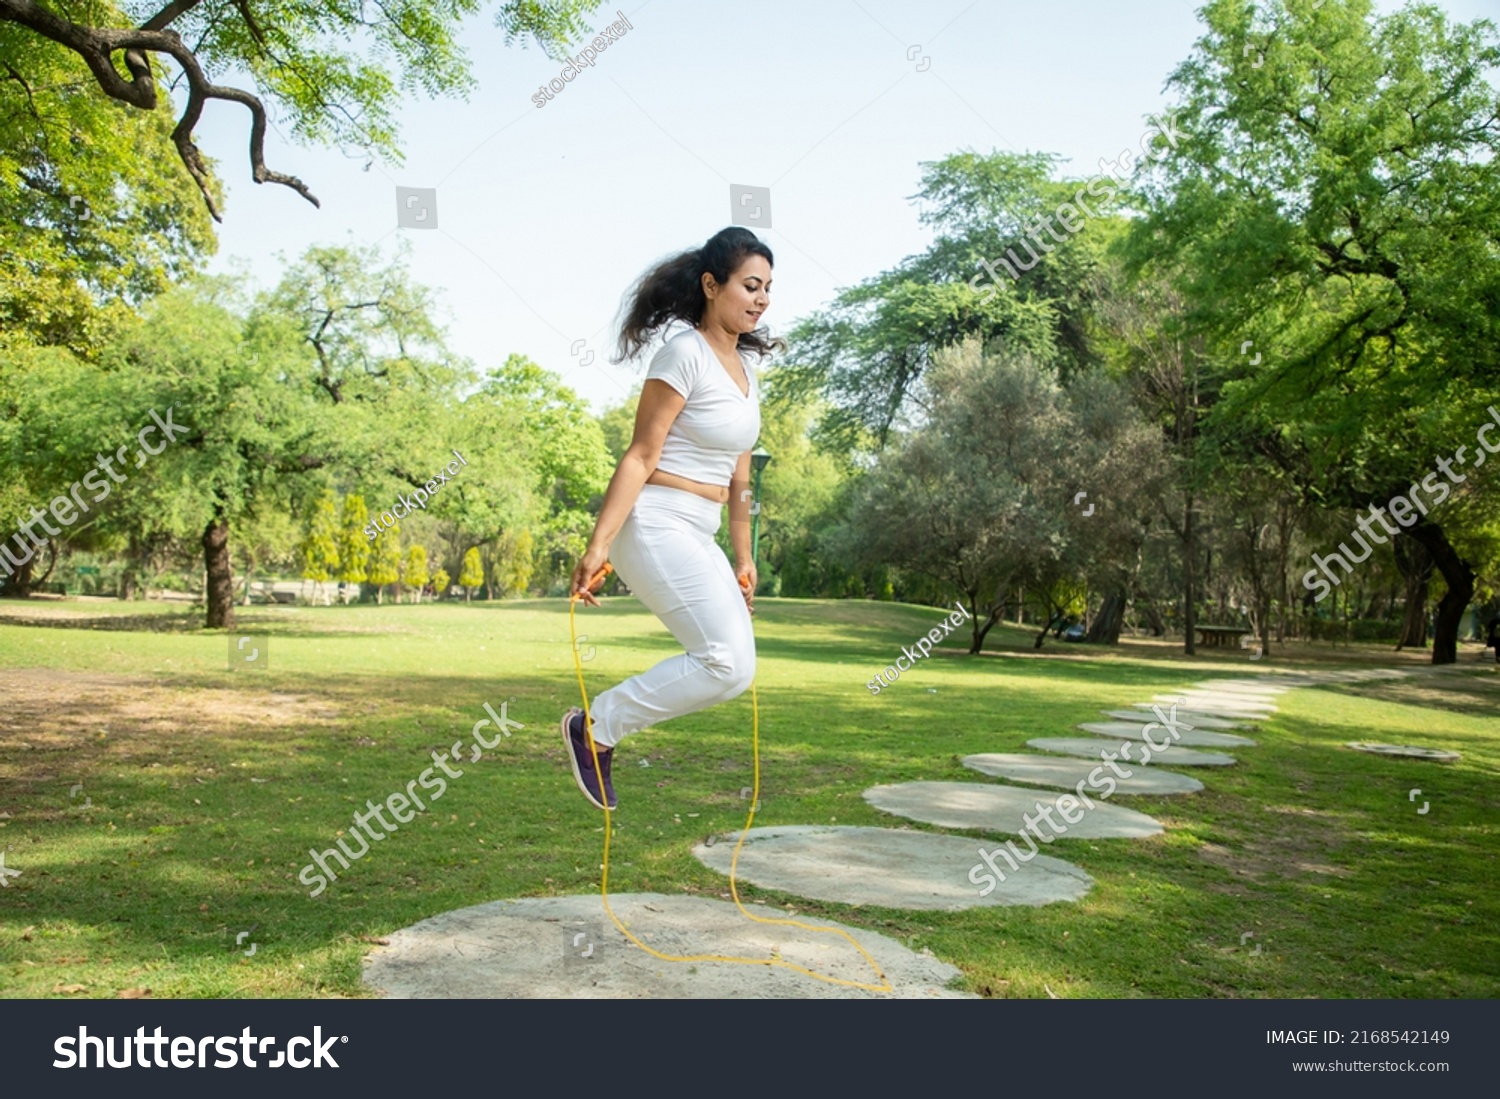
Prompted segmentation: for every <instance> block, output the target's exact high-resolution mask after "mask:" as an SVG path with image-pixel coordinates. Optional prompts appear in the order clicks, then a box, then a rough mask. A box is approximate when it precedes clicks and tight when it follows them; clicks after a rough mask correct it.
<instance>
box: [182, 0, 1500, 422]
mask: <svg viewBox="0 0 1500 1099" xmlns="http://www.w3.org/2000/svg"><path fill="white" fill-rule="evenodd" d="M1397 6H1399V5H1397V4H1395V3H1391V2H1386V0H1382V2H1380V3H1378V5H1377V8H1378V10H1380V11H1390V10H1394V9H1395V8H1396V7H1397ZM1439 6H1440V7H1441V8H1442V9H1443V10H1444V11H1446V12H1447V13H1448V14H1449V16H1450V17H1451V18H1453V19H1456V20H1460V21H1463V22H1468V21H1471V20H1473V19H1475V18H1479V17H1487V18H1491V19H1494V18H1496V17H1497V15H1500V11H1497V7H1500V4H1497V0H1442V2H1441V3H1440V4H1439ZM619 7H620V10H623V11H624V14H625V16H626V17H627V18H628V19H629V21H630V23H631V24H632V26H633V29H632V30H629V31H627V32H626V33H625V35H624V36H622V37H621V38H620V39H619V41H618V42H616V43H614V44H613V45H612V46H611V47H610V48H609V49H608V51H607V52H605V53H602V54H600V55H599V57H598V59H597V61H596V63H595V65H594V66H593V67H592V68H585V69H584V70H583V71H582V72H581V73H580V75H579V76H578V77H577V78H576V79H575V80H573V81H572V82H571V83H569V84H567V85H566V87H565V90H564V91H563V92H562V93H560V94H558V95H557V96H556V98H554V99H552V100H551V101H549V102H547V104H546V105H545V106H544V107H541V108H538V107H537V106H536V104H535V103H534V102H533V101H532V99H531V96H532V95H533V94H534V93H535V92H536V91H537V90H538V87H539V85H541V84H543V83H544V82H546V81H548V80H550V79H551V78H552V77H555V76H558V75H559V72H560V69H561V63H559V62H555V61H551V60H549V59H548V58H547V57H546V55H544V54H543V53H542V52H541V51H540V50H539V49H538V48H537V47H536V45H535V43H533V42H529V41H528V42H526V43H525V44H524V46H523V43H522V42H521V41H519V40H518V41H517V42H515V43H514V44H513V45H512V46H511V47H510V48H506V47H505V46H504V35H503V34H502V32H500V31H499V30H498V29H496V28H495V27H494V26H493V25H491V22H490V16H489V15H488V14H486V15H485V16H483V17H482V18H480V19H477V20H475V21H473V22H472V23H471V24H470V25H469V27H468V29H467V30H466V32H465V34H464V37H463V42H464V45H465V46H466V48H467V50H468V52H469V54H470V56H471V58H472V61H473V71H474V74H475V76H476V78H477V79H478V82H479V88H478V90H477V91H476V92H475V93H474V94H473V95H472V96H471V97H470V99H469V100H468V101H467V102H463V101H457V100H437V101H434V100H428V99H424V98H412V99H411V100H409V101H408V103H407V104H406V105H405V107H404V109H403V110H402V111H401V112H400V114H399V116H398V117H399V123H400V126H401V140H402V146H403V149H404V151H405V155H406V161H405V163H404V164H402V165H399V166H390V165H383V164H381V163H378V162H377V163H376V164H375V165H374V166H373V167H370V168H369V169H368V170H367V169H366V167H365V165H366V163H367V161H366V159H365V158H364V157H362V156H355V157H351V156H347V155H345V153H344V152H341V151H339V150H337V149H314V148H304V147H301V146H296V145H289V144H288V143H287V142H285V141H283V140H281V138H280V135H279V134H278V133H275V132H273V133H271V134H270V135H269V136H268V138H267V142H266V161H267V164H268V166H269V167H271V168H273V169H276V170H280V171H284V172H290V173H292V174H294V175H297V176H299V177H301V179H302V180H303V181H304V182H305V183H306V184H307V185H308V186H309V188H310V189H311V190H312V191H313V193H315V194H316V195H317V196H318V197H319V199H320V200H321V202H322V204H323V205H322V208H321V209H315V208H314V207H312V206H311V205H310V204H308V203H307V202H305V201H304V200H303V199H302V198H301V197H300V196H298V195H297V194H296V193H295V192H293V191H291V190H289V189H287V188H284V187H277V186H271V185H264V186H256V185H255V184H254V183H253V182H251V180H250V178H249V169H248V161H247V157H246V153H245V149H246V142H247V136H248V129H249V127H248V124H247V118H248V116H247V115H246V113H245V112H244V110H243V109H241V108H239V107H237V106H235V105H232V104H226V103H214V104H212V105H210V107H209V108H208V109H207V111H206V112H205V117H204V121H203V123H202V124H201V125H200V127H199V131H198V139H199V144H200V145H201V147H202V148H203V149H204V151H205V152H207V153H208V154H209V155H211V156H213V157H215V158H216V159H217V160H218V162H219V168H220V172H221V174H222V177H223V178H224V180H225V182H226V184H227V187H228V202H227V209H226V219H225V223H224V225H223V226H222V227H221V230H220V240H221V243H220V252H219V256H218V257H217V258H216V259H215V261H214V263H213V265H212V269H213V270H216V271H225V270H228V269H230V266H231V265H232V264H237V265H238V266H240V267H247V268H248V271H249V274H250V276H251V277H252V278H253V279H254V281H255V283H256V284H257V285H258V286H268V285H270V284H272V283H274V282H275V281H276V279H277V277H278V275H279V272H280V270H281V259H280V258H278V257H284V258H285V259H286V260H287V261H291V260H294V259H295V258H296V257H297V256H299V255H300V254H301V253H302V251H303V250H305V249H306V248H307V247H309V246H310V245H314V244H338V243H350V242H357V243H367V244H378V245H379V246H380V247H381V248H382V249H383V251H384V253H385V254H386V255H387V256H391V255H394V254H395V250H396V249H397V248H398V246H399V245H400V243H401V242H403V241H405V242H408V243H409V244H410V246H411V250H410V253H409V265H410V269H411V271H412V274H413V275H414V277H415V278H416V279H417V280H418V281H420V282H422V283H424V284H426V285H428V286H431V287H433V288H435V289H437V290H438V291H439V301H440V303H441V308H442V313H443V320H444V322H445V324H446V325H447V328H448V332H449V344H450V346H451V347H452V348H453V349H454V350H455V351H457V352H458V353H460V354H462V355H465V356H467V357H469V358H471V359H473V360H474V361H475V362H476V363H477V364H478V365H479V366H481V367H486V366H493V365H498V364H499V363H501V362H503V361H504V359H505V357H506V356H507V355H508V354H510V353H512V352H520V353H523V354H525V355H527V356H529V357H530V358H532V359H534V360H535V361H537V362H539V363H541V364H542V365H543V366H545V367H547V368H548V369H550V370H554V371H556V372H557V373H559V374H561V375H562V376H563V378H564V380H565V381H566V382H567V383H568V384H569V385H571V386H573V387H574V388H575V389H576V390H578V391H579V392H580V393H581V394H582V395H583V396H584V397H585V398H586V399H587V400H588V401H590V402H591V403H592V404H593V406H594V407H595V409H596V410H602V409H603V408H604V407H605V406H607V405H610V404H616V403H618V402H619V401H620V400H621V399H622V398H623V397H624V396H625V395H626V394H627V393H628V391H629V389H630V386H631V385H632V384H633V382H634V381H635V380H637V379H638V378H639V377H640V376H641V375H643V374H644V372H645V363H644V361H638V362H636V363H627V364H624V365H621V366H613V365H610V364H609V363H608V362H607V361H606V355H607V354H608V353H609V347H608V346H607V345H608V342H609V339H610V336H611V334H612V332H613V327H612V326H613V322H614V321H615V319H616V315H617V313H618V310H619V307H620V300H621V295H622V294H623V292H624V291H625V289H626V288H627V287H628V286H629V285H630V283H631V282H632V281H633V280H634V279H635V278H636V277H637V276H638V275H639V274H640V273H641V271H642V270H643V269H644V268H645V267H646V266H647V265H648V264H649V263H650V262H652V261H653V260H655V259H657V258H659V257H661V256H664V255H666V254H669V253H672V252H675V251H678V250H680V249H684V248H688V247H693V246H696V245H698V244H701V243H702V242H703V241H704V240H705V239H707V238H708V237H709V236H711V235H712V234H713V233H714V232H716V231H718V230H719V229H721V228H723V227H724V226H725V225H728V224H730V212H731V201H730V187H731V185H732V184H749V185H753V186H758V187H769V188H770V193H771V228H769V229H765V230H757V232H759V234H760V235H761V236H762V237H763V238H764V239H765V240H766V241H767V242H768V243H769V244H770V245H771V247H772V249H773V250H774V251H775V254H776V269H775V280H774V286H773V290H772V296H771V301H772V307H771V310H770V311H769V312H768V313H767V314H766V322H767V323H768V324H769V325H770V327H771V328H772V330H773V331H776V332H784V331H785V330H786V329H787V328H788V327H789V326H790V324H791V322H793V321H794V320H795V319H797V318H799V317H801V316H804V315H806V314H807V313H809V312H811V311H813V310H815V309H817V308H819V307H820V306H822V305H824V304H826V303H827V302H828V301H829V300H830V299H831V298H832V297H833V295H834V294H835V293H836V292H837V291H838V290H839V289H840V288H843V287H847V286H851V285H853V284H855V283H857V282H859V281H861V280H863V279H865V278H868V277H869V276H871V275H874V274H876V273H878V272H879V271H881V270H884V269H886V268H888V267H890V266H892V265H894V264H895V263H897V262H899V261H900V260H901V259H902V258H903V257H905V256H908V255H912V254H914V253H917V252H920V251H922V250H923V249H925V248H926V247H927V245H928V244H929V242H930V240H931V234H930V231H929V230H928V229H926V228H925V227H924V226H922V225H920V224H919V223H918V220H917V214H918V209H917V207H916V205H915V204H914V203H912V202H911V201H910V197H911V196H912V195H913V194H914V193H915V192H916V190H917V188H918V185H919V181H920V175H921V170H920V168H919V165H920V163H921V162H923V161H933V160H939V159H941V158H942V157H944V156H947V155H949V154H951V153H953V152H957V151H960V150H964V149H972V150H976V151H980V152H990V151H992V150H995V149H1009V150H1014V151H1017V152H1030V151H1045V152H1053V153H1058V154H1061V155H1062V156H1063V157H1065V158H1067V163H1066V164H1065V165H1064V169H1065V170H1066V171H1068V172H1069V173H1070V174H1081V175H1087V174H1091V173H1092V172H1093V171H1095V170H1096V168H1097V163H1098V160H1099V158H1101V157H1106V158H1110V159H1113V158H1114V157H1115V156H1117V155H1118V154H1119V152H1120V151H1121V150H1122V149H1124V148H1126V147H1134V146H1136V145H1137V144H1138V143H1139V141H1140V138H1141V135H1142V133H1143V132H1144V131H1145V129H1146V125H1145V119H1146V118H1147V116H1149V115H1153V114H1157V113H1160V112H1162V111H1164V110H1166V109H1167V108H1169V107H1170V106H1171V102H1170V100H1169V98H1168V97H1167V95H1166V92H1165V88H1164V84H1165V81H1166V78H1167V76H1168V74H1169V73H1170V72H1171V70H1172V69H1173V68H1174V67H1175V66H1176V65H1177V63H1178V62H1180V61H1182V60H1183V59H1185V58H1186V57H1187V56H1188V54H1189V52H1190V51H1191V49H1192V46H1193V43H1194V41H1196V39H1197V38H1198V37H1199V35H1200V34H1201V30H1202V28H1201V24H1200V23H1199V22H1198V19H1197V17H1196V15H1195V11H1196V8H1197V5H1196V4H1193V3H1190V2H1188V0H1031V2H1025V0H922V2H921V3H913V2H911V0H906V2H897V0H761V2H758V3H755V4H739V3H734V4H731V3H726V2H723V0H646V2H645V3H639V2H631V0H620V3H619ZM614 11H615V9H612V8H601V9H599V11H598V12H596V13H595V15H594V16H593V17H592V18H591V20H590V23H591V25H592V26H594V27H596V28H598V27H602V26H604V25H606V24H608V23H609V22H611V21H613V20H614V19H615V18H616V16H615V14H614ZM909 54H910V57H908V55H909ZM397 186H401V187H424V188H425V187H431V188H436V212H435V220H436V222H437V227H436V229H425V228H420V229H419V228H399V227H398V226H397V207H398V203H397V198H396V188H397ZM418 208H420V207H418ZM579 340H585V341H587V342H586V344H585V345H583V346H582V347H581V348H579V349H578V353H577V355H574V354H573V349H574V348H575V346H576V345H577V341H579ZM590 352H592V353H593V362H592V363H591V364H590V365H588V366H582V365H581V363H582V361H583V360H584V359H585V358H587V357H588V355H589V353H590Z"/></svg>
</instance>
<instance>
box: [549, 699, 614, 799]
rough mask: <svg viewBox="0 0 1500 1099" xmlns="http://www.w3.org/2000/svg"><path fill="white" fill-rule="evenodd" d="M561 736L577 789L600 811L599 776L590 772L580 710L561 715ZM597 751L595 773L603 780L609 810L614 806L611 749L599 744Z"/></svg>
mask: <svg viewBox="0 0 1500 1099" xmlns="http://www.w3.org/2000/svg"><path fill="white" fill-rule="evenodd" d="M562 736H563V743H564V744H566V745H567V748H568V761H569V762H570V763H572V765H573V779H574V780H575V781H576V782H577V783H578V788H579V789H580V790H582V791H583V796H584V797H586V798H588V799H589V802H590V803H591V804H592V805H593V806H594V807H595V808H596V809H603V808H604V800H603V798H601V796H600V793H599V785H600V783H599V777H600V776H599V774H598V773H596V772H595V771H594V756H593V753H592V752H591V751H589V738H588V737H587V736H586V735H585V734H584V731H583V711H582V710H580V709H578V708H577V707H576V706H575V707H574V708H573V709H571V710H569V711H568V712H567V713H566V714H564V715H563V719H562ZM598 749H599V771H600V772H602V774H603V777H604V791H605V794H604V797H607V798H608V799H609V807H610V808H611V809H613V808H615V806H616V805H617V804H618V803H617V802H616V800H615V790H614V785H613V784H612V783H611V782H610V764H611V761H612V759H613V756H614V750H613V749H611V748H606V747H604V746H603V745H599V746H598Z"/></svg>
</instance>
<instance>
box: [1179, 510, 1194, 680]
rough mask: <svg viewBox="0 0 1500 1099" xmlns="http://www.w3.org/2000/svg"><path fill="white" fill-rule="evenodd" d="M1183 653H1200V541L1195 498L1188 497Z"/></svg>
mask: <svg viewBox="0 0 1500 1099" xmlns="http://www.w3.org/2000/svg"><path fill="white" fill-rule="evenodd" d="M1182 532H1183V533H1182V604H1183V605H1182V630H1183V634H1184V635H1185V636H1184V638H1183V645H1182V651H1183V653H1184V654H1186V655H1187V656H1194V655H1196V654H1197V652H1198V644H1197V636H1196V635H1197V633H1198V616H1197V611H1196V610H1195V608H1194V599H1193V595H1194V592H1193V588H1194V579H1195V577H1194V570H1195V569H1196V568H1197V563H1196V561H1195V560H1194V559H1195V558H1196V557H1197V551H1198V539H1197V532H1196V531H1195V530H1194V529H1193V498H1192V496H1188V498H1187V507H1186V508H1185V509H1184V511H1183V516H1182Z"/></svg>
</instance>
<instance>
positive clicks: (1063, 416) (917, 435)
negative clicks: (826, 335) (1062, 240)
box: [839, 340, 1160, 652]
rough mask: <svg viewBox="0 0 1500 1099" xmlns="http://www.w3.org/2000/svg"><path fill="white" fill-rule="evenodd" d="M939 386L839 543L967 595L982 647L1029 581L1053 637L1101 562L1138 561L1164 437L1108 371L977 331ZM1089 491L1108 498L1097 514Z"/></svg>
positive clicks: (861, 497) (937, 364) (939, 371)
mask: <svg viewBox="0 0 1500 1099" xmlns="http://www.w3.org/2000/svg"><path fill="white" fill-rule="evenodd" d="M926 387H927V392H928V418H927V423H926V425H925V426H924V427H923V428H922V429H921V430H919V431H916V432H913V433H911V434H910V435H909V436H903V437H902V438H901V445H900V446H899V447H897V448H893V449H892V450H891V451H890V452H889V453H888V454H886V455H884V456H883V457H882V459H881V461H880V463H879V464H878V465H877V466H876V467H875V469H874V470H872V471H871V473H870V474H869V476H867V477H866V478H865V479H864V480H863V481H862V482H861V484H860V485H859V486H858V489H857V492H856V495H855V500H854V504H853V506H852V507H851V508H850V512H849V514H850V519H849V521H848V524H847V526H846V528H845V530H844V531H843V533H842V537H841V539H840V542H839V544H840V546H841V547H842V549H843V552H844V553H846V554H847V555H848V557H849V558H850V559H852V560H856V561H864V562H866V563H869V564H875V563H887V564H891V565H894V566H896V567H898V568H900V569H902V570H907V571H911V572H915V573H917V574H919V575H922V576H925V577H927V578H929V579H930V580H931V581H933V582H934V583H935V584H938V585H942V586H946V587H947V589H948V590H949V591H952V590H957V591H959V592H961V593H962V594H963V595H964V596H965V598H966V600H967V602H968V604H969V606H970V608H971V610H972V616H973V619H974V622H973V627H972V629H973V636H972V641H971V644H970V650H969V651H970V652H979V651H980V649H981V648H982V647H983V644H984V638H985V635H986V634H987V633H988V632H989V630H990V628H991V627H993V626H994V625H995V624H996V623H997V622H999V621H1000V620H1001V616H1002V613H1003V612H1004V611H1005V610H1006V609H1008V608H1011V607H1014V606H1015V605H1016V594H1015V593H1016V592H1017V591H1018V590H1021V589H1024V590H1025V591H1026V592H1027V593H1028V594H1029V595H1030V596H1031V597H1033V598H1040V599H1041V600H1043V607H1042V612H1043V613H1042V617H1043V621H1044V622H1045V623H1046V625H1044V626H1043V628H1042V631H1041V633H1040V634H1039V635H1038V637H1037V646H1038V647H1040V646H1041V643H1042V640H1043V639H1044V638H1045V635H1046V631H1047V628H1048V627H1050V626H1051V625H1052V624H1053V623H1054V622H1055V621H1057V620H1058V619H1059V617H1060V616H1061V614H1062V613H1063V612H1064V611H1065V609H1066V607H1067V606H1068V605H1069V604H1071V603H1072V602H1074V601H1075V600H1076V599H1077V598H1078V596H1079V593H1080V591H1081V588H1082V586H1083V581H1084V580H1086V578H1087V577H1088V576H1089V574H1090V573H1091V572H1097V571H1098V570H1099V569H1101V568H1105V567H1109V566H1110V565H1111V563H1113V562H1117V561H1120V560H1129V559H1131V558H1133V556H1134V551H1133V550H1132V548H1131V547H1134V546H1138V545H1139V543H1140V542H1141V540H1142V538H1143V535H1142V533H1141V526H1142V518H1141V516H1142V514H1143V513H1145V512H1146V511H1147V506H1146V501H1147V500H1148V499H1149V493H1150V492H1151V491H1152V489H1153V487H1154V482H1155V481H1156V480H1157V479H1158V478H1159V476H1160V457H1159V454H1160V443H1159V440H1158V439H1157V437H1156V435H1155V433H1154V432H1153V431H1152V430H1151V429H1150V428H1149V427H1148V426H1147V425H1146V424H1145V423H1144V422H1143V421H1142V420H1141V418H1140V417H1139V415H1138V413H1136V412H1135V410H1134V409H1133V408H1132V407H1131V406H1130V404H1129V402H1128V400H1127V399H1126V398H1125V394H1124V393H1123V391H1122V389H1121V387H1120V386H1119V385H1118V384H1117V383H1114V382H1111V381H1110V380H1109V379H1107V378H1104V377H1102V376H1101V375H1099V374H1098V373H1097V372H1091V373H1088V374H1080V375H1077V376H1075V378H1074V379H1073V380H1072V381H1071V382H1070V383H1069V384H1068V385H1067V386H1063V385H1061V384H1060V383H1059V382H1058V381H1057V379H1056V378H1055V376H1054V375H1053V374H1052V372H1051V371H1050V370H1049V369H1048V368H1047V366H1046V365H1045V364H1043V363H1039V362H1037V361H1036V360H1035V359H1034V358H1033V357H1032V356H1030V355H1029V354H1026V353H1024V352H1011V353H1006V352H1005V351H1004V350H997V351H995V352H992V353H982V352H981V351H980V349H979V346H978V341H977V340H969V341H966V342H965V343H964V344H963V345H961V346H960V347H957V348H952V349H949V350H948V351H945V352H942V353H940V354H939V355H938V356H936V357H935V359H934V363H933V365H932V367H931V370H930V372H929V376H928V379H927V382H926ZM1106 486H1107V488H1106ZM1080 492H1085V493H1087V495H1088V496H1089V497H1090V498H1094V499H1097V500H1098V501H1099V503H1098V505H1097V506H1092V505H1091V506H1090V507H1089V508H1088V509H1087V511H1088V514H1084V511H1085V509H1084V508H1082V507H1080V506H1079V500H1080V497H1079V493H1080Z"/></svg>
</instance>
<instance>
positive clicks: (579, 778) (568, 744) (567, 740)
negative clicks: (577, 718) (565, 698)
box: [561, 706, 619, 809]
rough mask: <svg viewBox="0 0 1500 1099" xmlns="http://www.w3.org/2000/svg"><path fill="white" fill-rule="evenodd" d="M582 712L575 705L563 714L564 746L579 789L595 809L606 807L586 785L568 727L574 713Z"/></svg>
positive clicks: (617, 800) (601, 784)
mask: <svg viewBox="0 0 1500 1099" xmlns="http://www.w3.org/2000/svg"><path fill="white" fill-rule="evenodd" d="M582 712H583V711H582V710H580V709H578V708H577V707H576V706H575V707H574V708H573V709H571V710H569V711H568V712H567V713H565V714H564V715H563V719H562V726H561V727H562V738H563V747H564V748H565V749H566V750H567V753H568V763H569V764H571V765H572V767H573V781H574V782H576V783H578V789H579V790H581V791H583V796H584V797H586V798H588V799H589V804H590V805H592V806H593V807H594V808H595V809H603V808H604V805H603V803H602V802H600V801H599V800H598V799H596V798H595V797H594V795H593V794H591V793H589V788H588V787H587V786H586V785H584V781H583V772H582V771H581V770H580V769H579V767H578V756H577V754H576V753H575V752H574V751H573V734H572V732H571V731H569V729H568V725H569V723H571V722H572V720H573V715H574V714H580V713H582ZM599 785H600V786H601V787H603V785H604V780H603V779H602V778H601V779H600V780H599ZM615 803H616V804H619V799H618V798H616V799H615Z"/></svg>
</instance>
